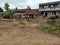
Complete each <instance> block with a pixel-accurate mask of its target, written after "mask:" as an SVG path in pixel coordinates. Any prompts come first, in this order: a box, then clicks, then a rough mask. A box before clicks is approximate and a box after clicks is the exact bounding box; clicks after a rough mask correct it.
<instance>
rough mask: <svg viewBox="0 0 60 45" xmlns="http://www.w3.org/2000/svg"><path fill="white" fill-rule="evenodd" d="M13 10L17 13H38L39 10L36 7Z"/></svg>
mask: <svg viewBox="0 0 60 45" xmlns="http://www.w3.org/2000/svg"><path fill="white" fill-rule="evenodd" d="M15 12H18V13H25V14H39V10H38V9H30V10H29V9H17V10H15Z"/></svg>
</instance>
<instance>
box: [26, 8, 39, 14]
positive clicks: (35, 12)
mask: <svg viewBox="0 0 60 45" xmlns="http://www.w3.org/2000/svg"><path fill="white" fill-rule="evenodd" d="M26 14H39V10H38V9H32V10H30V11H29V12H28V13H26Z"/></svg>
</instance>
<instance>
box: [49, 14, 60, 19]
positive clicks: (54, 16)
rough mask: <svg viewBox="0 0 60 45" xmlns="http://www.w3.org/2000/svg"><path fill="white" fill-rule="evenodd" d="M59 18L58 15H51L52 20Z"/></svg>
mask: <svg viewBox="0 0 60 45" xmlns="http://www.w3.org/2000/svg"><path fill="white" fill-rule="evenodd" d="M57 18H59V16H58V15H52V16H51V17H50V19H52V20H55V19H57Z"/></svg>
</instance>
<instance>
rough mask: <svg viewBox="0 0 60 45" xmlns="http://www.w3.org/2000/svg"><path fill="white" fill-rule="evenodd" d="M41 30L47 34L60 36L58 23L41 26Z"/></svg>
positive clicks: (59, 24)
mask: <svg viewBox="0 0 60 45" xmlns="http://www.w3.org/2000/svg"><path fill="white" fill-rule="evenodd" d="M41 28H42V29H43V30H44V31H46V32H51V33H55V34H58V35H60V23H56V24H55V25H50V24H48V23H45V24H42V25H41Z"/></svg>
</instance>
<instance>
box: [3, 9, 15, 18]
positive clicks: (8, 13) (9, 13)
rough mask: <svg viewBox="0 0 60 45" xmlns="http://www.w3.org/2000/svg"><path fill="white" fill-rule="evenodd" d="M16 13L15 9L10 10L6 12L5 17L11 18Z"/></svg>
mask: <svg viewBox="0 0 60 45" xmlns="http://www.w3.org/2000/svg"><path fill="white" fill-rule="evenodd" d="M13 14H14V10H10V9H9V10H8V11H7V12H5V15H4V17H3V18H11V17H12V16H13Z"/></svg>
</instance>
